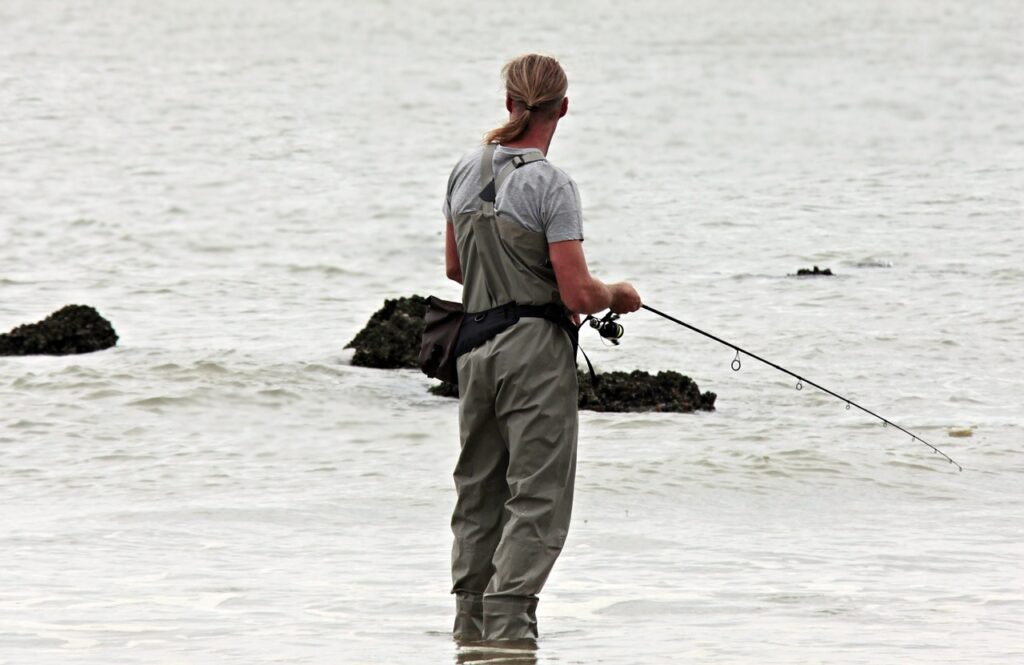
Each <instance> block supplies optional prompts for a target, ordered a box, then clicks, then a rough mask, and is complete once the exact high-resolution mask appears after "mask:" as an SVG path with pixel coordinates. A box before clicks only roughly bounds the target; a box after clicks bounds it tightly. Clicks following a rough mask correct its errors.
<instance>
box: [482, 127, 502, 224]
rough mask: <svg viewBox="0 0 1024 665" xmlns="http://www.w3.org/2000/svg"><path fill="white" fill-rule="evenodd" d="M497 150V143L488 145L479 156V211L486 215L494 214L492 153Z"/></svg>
mask: <svg viewBox="0 0 1024 665" xmlns="http://www.w3.org/2000/svg"><path fill="white" fill-rule="evenodd" d="M497 149H498V144H497V143H488V144H487V145H485V146H484V154H483V155H481V156H480V209H481V210H482V211H483V212H484V213H485V214H487V215H493V214H494V151H495V150H497Z"/></svg>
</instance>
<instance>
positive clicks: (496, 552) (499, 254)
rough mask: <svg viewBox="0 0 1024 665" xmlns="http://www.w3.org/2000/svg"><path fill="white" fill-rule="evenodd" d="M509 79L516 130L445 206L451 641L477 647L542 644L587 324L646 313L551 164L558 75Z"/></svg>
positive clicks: (489, 140) (508, 128)
mask: <svg viewBox="0 0 1024 665" xmlns="http://www.w3.org/2000/svg"><path fill="white" fill-rule="evenodd" d="M502 75H503V78H504V79H505V89H506V94H505V108H506V109H507V110H508V112H509V119H508V121H507V122H506V123H505V124H504V125H502V126H501V127H498V128H497V129H494V130H492V131H491V132H489V133H488V134H487V135H486V137H485V139H484V145H483V146H481V147H478V148H476V149H475V150H473V151H471V152H469V153H468V154H466V155H465V156H463V157H462V159H461V160H460V161H459V162H458V164H456V166H455V168H454V169H453V171H452V174H451V177H450V178H449V180H448V193H447V196H446V198H445V202H444V215H445V220H446V222H447V224H446V234H445V267H446V272H447V275H448V277H449V278H451V279H453V280H455V281H456V282H458V283H460V284H462V285H463V289H462V304H463V307H464V309H465V311H466V312H468V313H469V314H467V316H466V319H465V323H464V324H463V327H462V332H461V334H460V340H459V341H460V347H462V349H461V350H462V355H460V356H459V359H458V365H457V366H458V378H459V429H460V442H461V453H460V455H459V460H458V463H457V465H456V467H455V473H454V476H455V486H456V489H457V491H458V499H457V502H456V505H455V511H454V514H453V515H452V531H453V532H454V535H455V543H454V546H453V549H452V580H453V588H452V593H454V594H455V598H456V600H455V605H456V615H455V627H454V634H455V637H456V638H459V639H461V640H469V641H472V640H487V641H492V640H495V641H496V640H526V641H531V640H534V639H536V637H537V635H538V633H537V617H536V609H537V596H538V594H539V593H540V590H541V588H542V587H543V586H544V582H545V580H546V579H547V577H548V574H549V573H550V572H551V568H552V566H553V565H554V563H555V559H556V558H557V557H558V555H559V553H560V552H561V549H562V545H563V543H564V542H565V537H566V533H567V531H568V528H569V517H570V512H571V508H572V498H573V482H574V478H575V474H576V435H577V390H578V388H577V379H576V360H575V352H576V337H575V335H576V329H577V326H578V323H579V315H580V314H593V313H596V312H600V311H602V310H605V309H611V311H612V312H615V313H619V314H625V313H628V312H634V311H636V310H637V309H638V308H639V307H640V296H639V295H638V294H637V292H636V290H635V289H634V288H633V286H632V285H630V284H629V283H627V282H619V283H615V284H605V283H603V282H601V281H599V280H598V279H595V278H594V277H592V276H591V275H590V271H589V270H588V268H587V261H586V258H585V257H584V254H583V245H582V243H583V228H582V212H581V205H580V197H579V191H578V190H577V188H576V183H575V182H573V180H572V179H571V178H570V177H569V176H568V175H566V174H565V172H564V171H562V170H561V169H558V168H556V167H555V166H553V165H552V164H551V163H550V162H548V161H547V160H546V159H545V156H546V155H547V152H548V147H549V146H550V144H551V139H552V136H554V133H555V130H556V129H557V128H558V122H559V120H560V119H561V118H563V117H565V114H566V112H567V111H568V109H569V99H568V98H567V97H566V90H567V88H568V80H567V79H566V76H565V72H564V71H563V70H562V67H561V65H560V64H559V63H558V61H557V60H555V59H553V58H550V57H546V56H542V55H536V54H530V55H524V56H521V57H518V58H515V59H514V60H512V61H510V62H509V63H508V64H506V65H505V67H504V68H503V70H502ZM510 303H514V304H511V305H510ZM570 320H571V321H572V323H571V322H570ZM574 323H575V324H576V325H573V324H574ZM466 347H472V348H469V349H468V350H466Z"/></svg>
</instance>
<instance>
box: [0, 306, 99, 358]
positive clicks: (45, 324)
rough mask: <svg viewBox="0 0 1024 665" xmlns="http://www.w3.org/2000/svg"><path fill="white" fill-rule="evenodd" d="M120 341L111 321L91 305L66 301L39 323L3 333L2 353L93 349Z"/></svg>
mask: <svg viewBox="0 0 1024 665" xmlns="http://www.w3.org/2000/svg"><path fill="white" fill-rule="evenodd" d="M116 344H117V333H116V332H114V327H113V326H112V325H110V321H107V320H106V319H105V318H103V317H102V316H100V313H99V312H97V311H96V310H95V309H93V308H92V307H89V306H88V305H66V306H65V307H62V308H60V309H59V310H57V311H56V312H54V313H53V314H51V315H49V316H48V317H46V318H45V319H43V320H42V321H40V322H38V323H27V324H25V325H22V326H18V327H17V328H15V329H14V330H12V331H11V332H9V333H6V334H3V335H0V356H30V355H50V356H66V355H71V354H73V353H92V352H93V351H102V350H103V349H109V348H110V347H112V346H114V345H116Z"/></svg>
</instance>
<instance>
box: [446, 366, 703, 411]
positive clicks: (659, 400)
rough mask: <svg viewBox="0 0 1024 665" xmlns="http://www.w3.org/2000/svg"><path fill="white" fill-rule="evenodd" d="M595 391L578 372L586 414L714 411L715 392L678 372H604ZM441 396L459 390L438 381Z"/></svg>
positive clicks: (582, 405) (457, 393)
mask: <svg viewBox="0 0 1024 665" xmlns="http://www.w3.org/2000/svg"><path fill="white" fill-rule="evenodd" d="M597 378H598V384H597V387H596V388H595V387H594V386H593V385H592V383H591V381H590V375H589V374H586V373H585V372H580V373H579V385H580V392H579V406H580V409H585V410H588V411H671V412H677V413H690V412H692V411H714V410H715V398H716V397H717V396H716V395H715V393H712V392H704V393H701V392H700V389H699V388H698V387H697V384H696V383H694V382H693V380H692V379H690V377H688V376H684V375H682V374H680V373H679V372H672V371H666V372H658V373H657V374H656V375H651V374H649V373H648V372H643V371H640V370H635V371H633V372H608V373H605V374H598V375H597ZM430 392H431V393H433V394H435V395H440V396H441V397H458V396H459V387H458V386H456V385H455V384H452V383H447V382H441V383H439V384H438V385H436V386H433V387H432V388H430Z"/></svg>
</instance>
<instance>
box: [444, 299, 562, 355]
mask: <svg viewBox="0 0 1024 665" xmlns="http://www.w3.org/2000/svg"><path fill="white" fill-rule="evenodd" d="M523 317H526V318H536V319H547V320H548V321H551V322H552V323H554V324H555V325H557V326H558V327H559V328H561V329H562V330H564V331H565V333H566V334H567V335H569V340H570V341H571V342H572V353H573V357H575V355H576V349H577V346H578V340H579V332H578V331H577V330H576V326H575V325H573V323H572V321H570V320H569V318H568V317H567V316H566V315H565V309H564V308H563V307H560V306H559V305H555V304H553V303H552V304H548V305H520V304H518V303H514V302H510V303H506V304H504V305H498V306H497V307H492V308H491V309H487V310H484V311H482V312H475V313H472V312H471V313H467V314H465V315H464V317H463V319H462V328H461V329H460V330H459V343H458V344H457V345H456V346H455V355H456V356H461V355H462V354H463V353H467V352H469V351H472V350H473V349H475V348H476V347H478V346H481V345H482V344H483V343H484V342H487V341H489V340H491V339H494V338H495V337H497V335H498V333H500V332H504V331H505V330H508V329H509V328H511V327H512V326H514V325H515V324H517V323H519V319H521V318H523Z"/></svg>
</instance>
